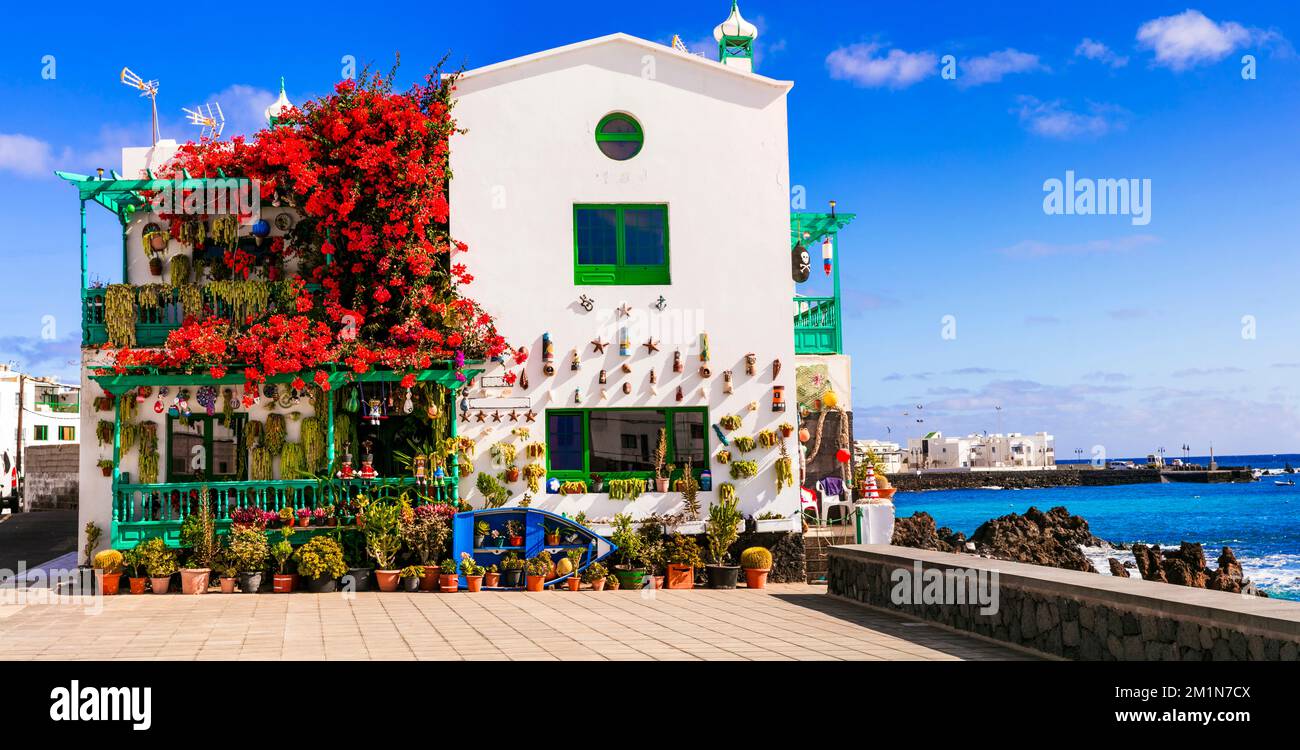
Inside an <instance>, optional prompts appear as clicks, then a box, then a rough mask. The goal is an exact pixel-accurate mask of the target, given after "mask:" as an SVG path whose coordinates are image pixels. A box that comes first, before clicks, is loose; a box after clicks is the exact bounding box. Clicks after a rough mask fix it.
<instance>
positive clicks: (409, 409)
mask: <svg viewBox="0 0 1300 750" xmlns="http://www.w3.org/2000/svg"><path fill="white" fill-rule="evenodd" d="M414 411H415V400H414V399H412V398H411V389H410V388H407V389H406V400H405V401H403V402H402V413H403V414H411V413H413V412H414Z"/></svg>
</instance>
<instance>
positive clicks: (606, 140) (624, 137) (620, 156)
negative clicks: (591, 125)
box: [596, 112, 645, 161]
mask: <svg viewBox="0 0 1300 750" xmlns="http://www.w3.org/2000/svg"><path fill="white" fill-rule="evenodd" d="M611 122H624V123H627V124H628V125H631V126H632V130H631V132H617V133H606V132H605V127H606V126H607V125H609V124H610V123H611ZM616 143H619V144H621V143H635V144H636V147H635V148H633V149H631V150H630V151H625V150H622V149H616V148H609V147H607V146H606V145H605V144H611V145H612V144H616ZM644 145H645V131H644V130H642V129H641V123H640V122H638V121H637V119H636V118H635V117H633V116H632V115H629V114H625V113H623V112H611V113H609V114H607V115H605V116H604V117H602V118H600V122H599V123H597V124H596V147H597V148H599V149H600V152H601V153H602V154H604V155H605V156H606V157H608V158H610V159H613V160H614V161H627V160H628V159H632V158H635V157H636V155H637V154H639V153H641V149H642V148H643V147H644Z"/></svg>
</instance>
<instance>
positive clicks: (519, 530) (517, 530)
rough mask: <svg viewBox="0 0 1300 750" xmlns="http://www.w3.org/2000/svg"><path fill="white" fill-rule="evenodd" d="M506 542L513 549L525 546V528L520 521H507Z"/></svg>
mask: <svg viewBox="0 0 1300 750" xmlns="http://www.w3.org/2000/svg"><path fill="white" fill-rule="evenodd" d="M506 541H507V542H508V544H509V546H511V547H522V546H524V528H523V524H521V523H520V522H519V521H515V520H510V521H506Z"/></svg>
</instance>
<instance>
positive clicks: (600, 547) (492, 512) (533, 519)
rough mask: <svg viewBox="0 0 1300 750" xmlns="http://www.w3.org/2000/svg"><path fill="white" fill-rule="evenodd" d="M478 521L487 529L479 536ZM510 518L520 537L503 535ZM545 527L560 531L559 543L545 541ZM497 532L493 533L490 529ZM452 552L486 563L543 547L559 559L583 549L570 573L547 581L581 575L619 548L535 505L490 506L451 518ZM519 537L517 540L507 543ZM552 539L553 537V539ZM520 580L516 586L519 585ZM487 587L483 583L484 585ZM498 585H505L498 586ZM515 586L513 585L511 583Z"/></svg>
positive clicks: (498, 562)
mask: <svg viewBox="0 0 1300 750" xmlns="http://www.w3.org/2000/svg"><path fill="white" fill-rule="evenodd" d="M480 521H486V522H487V524H488V530H489V533H488V534H487V535H486V537H485V538H483V539H479V538H477V535H476V531H475V529H476V527H477V526H478V524H479V522H480ZM510 521H513V522H514V523H515V524H517V525H518V527H519V528H520V529H522V531H523V534H522V539H520V540H511V539H509V538H508V537H507V536H506V524H507V522H510ZM548 530H552V531H558V532H559V543H558V544H547V543H546V542H547V540H546V533H547V531H548ZM493 531H495V532H497V534H496V536H495V537H494V536H493V535H492V533H491V532H493ZM452 534H453V536H452V555H451V559H452V560H453V561H455V562H456V564H457V565H459V564H460V560H461V554H462V553H469V555H470V556H471V557H473V558H474V562H476V563H478V564H479V565H482V566H483V567H485V568H486V567H487V566H489V565H496V566H497V567H498V568H500V566H501V561H502V560H504V559H505V558H506V556H507V555H509V554H511V553H514V554H515V555H516V556H518V557H519V558H520V559H522V560H528V559H530V558H533V557H536V556H537V555H538V554H540V553H541V552H542V551H543V550H544V551H546V552H549V553H551V557H552V558H553V559H554V560H555V561H556V562H557V563H558V562H559V561H560V560H561V559H563V558H564V557H565V555H566V554H568V551H569V550H571V549H582V550H584V553H583V556H582V562H581V563H580V564H579V565H578V567H577V569H576V570H574V571H573V572H572V573H569V574H566V575H562V576H556V577H555V578H550V579H547V581H546V585H547V586H550V585H551V584H555V583H561V582H563V581H566V580H568V579H569V578H570V577H572V576H576V575H581V574H582V571H584V570H586V569H587V567H588V566H590V565H591V564H592V563H594V562H598V561H600V560H604V559H605V558H607V557H609V556H610V555H611V554H613V553H614V550H616V549H618V548H617V547H616V546H615V545H614V543H613V542H611V541H609V540H608V539H606V538H605V537H603V536H601V535H599V534H597V533H596V532H594V531H592V530H591V529H589V528H587V527H586V526H583V525H581V524H579V523H577V522H576V521H574V520H573V519H571V518H568V517H566V516H561V515H557V514H555V513H551V512H549V511H545V510H537V509H534V508H489V509H486V510H476V511H471V512H469V513H457V514H456V517H455V518H454V519H453V520H452ZM511 541H519V542H521V543H520V544H514V545H512V544H510V542H511ZM552 541H554V540H552ZM460 585H461V586H464V585H465V576H464V575H461V576H460ZM522 587H523V583H522V581H521V583H520V586H519V588H521V589H522ZM484 588H486V587H484ZM496 588H498V589H503V588H505V587H503V586H498V587H496ZM511 588H514V587H511Z"/></svg>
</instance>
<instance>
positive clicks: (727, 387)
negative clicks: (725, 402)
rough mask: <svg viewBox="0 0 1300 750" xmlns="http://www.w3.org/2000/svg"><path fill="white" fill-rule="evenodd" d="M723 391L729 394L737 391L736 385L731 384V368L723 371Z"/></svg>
mask: <svg viewBox="0 0 1300 750" xmlns="http://www.w3.org/2000/svg"><path fill="white" fill-rule="evenodd" d="M722 392H723V393H725V394H727V395H728V396H730V395H731V394H733V393H735V392H736V389H735V387H734V386H732V384H731V370H724V371H723V373H722Z"/></svg>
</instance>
